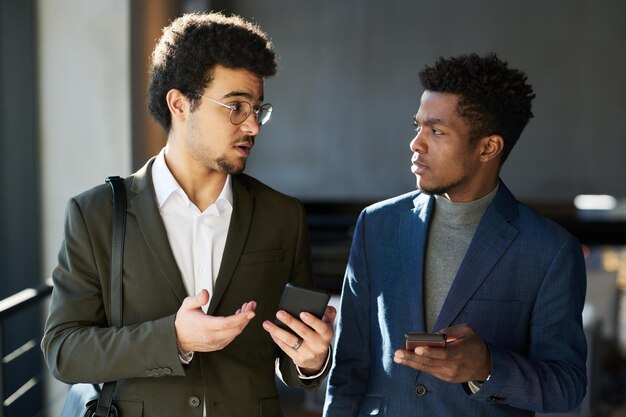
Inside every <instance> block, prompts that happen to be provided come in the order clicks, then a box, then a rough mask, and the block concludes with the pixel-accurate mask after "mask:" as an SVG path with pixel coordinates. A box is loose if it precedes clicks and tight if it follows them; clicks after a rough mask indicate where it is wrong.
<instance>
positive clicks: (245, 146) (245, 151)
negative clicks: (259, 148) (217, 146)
mask: <svg viewBox="0 0 626 417" xmlns="http://www.w3.org/2000/svg"><path fill="white" fill-rule="evenodd" d="M253 146H254V144H253V143H252V142H249V141H245V142H239V143H236V144H235V149H237V150H238V151H239V153H241V154H242V155H244V156H249V155H250V152H251V151H252V147H253Z"/></svg>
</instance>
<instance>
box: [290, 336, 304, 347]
mask: <svg viewBox="0 0 626 417" xmlns="http://www.w3.org/2000/svg"><path fill="white" fill-rule="evenodd" d="M302 342H303V339H302V338H301V337H299V338H298V340H296V343H294V344H293V346H291V348H292V349H293V350H298V349H300V346H302Z"/></svg>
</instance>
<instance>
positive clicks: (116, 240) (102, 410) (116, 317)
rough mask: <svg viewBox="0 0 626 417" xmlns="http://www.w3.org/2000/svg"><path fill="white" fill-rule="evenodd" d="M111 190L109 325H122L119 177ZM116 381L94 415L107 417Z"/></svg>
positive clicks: (122, 188) (121, 188)
mask: <svg viewBox="0 0 626 417" xmlns="http://www.w3.org/2000/svg"><path fill="white" fill-rule="evenodd" d="M106 182H107V183H109V185H110V186H111V191H112V192H113V235H112V238H111V267H110V268H111V274H110V281H111V282H110V285H111V300H110V311H111V317H110V319H109V326H111V327H121V326H122V304H123V303H122V295H123V286H122V266H123V265H124V234H125V232H126V186H125V185H124V179H123V178H120V177H117V176H115V177H108V178H107V179H106ZM116 385H117V382H116V381H111V382H106V383H105V384H104V386H103V387H102V391H101V392H100V397H99V398H98V406H97V407H96V412H95V413H94V417H109V410H110V408H111V404H112V403H113V395H114V394H115V388H116Z"/></svg>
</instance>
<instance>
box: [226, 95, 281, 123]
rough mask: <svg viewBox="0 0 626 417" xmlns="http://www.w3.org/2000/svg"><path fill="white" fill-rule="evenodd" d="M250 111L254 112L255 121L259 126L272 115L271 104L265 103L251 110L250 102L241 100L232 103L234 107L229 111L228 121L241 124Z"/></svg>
mask: <svg viewBox="0 0 626 417" xmlns="http://www.w3.org/2000/svg"><path fill="white" fill-rule="evenodd" d="M251 112H253V113H254V115H255V117H256V121H257V123H258V124H259V125H260V126H263V125H264V124H265V123H267V122H268V121H269V120H270V116H271V115H272V105H271V104H269V103H265V104H264V105H262V106H261V107H259V108H258V110H255V111H253V110H252V106H251V105H250V103H247V102H245V101H241V102H239V103H237V104H235V105H234V108H233V109H232V112H231V113H230V121H231V122H232V123H233V124H235V125H238V124H241V123H243V122H244V121H245V120H246V119H247V118H248V116H249V115H250V113H251Z"/></svg>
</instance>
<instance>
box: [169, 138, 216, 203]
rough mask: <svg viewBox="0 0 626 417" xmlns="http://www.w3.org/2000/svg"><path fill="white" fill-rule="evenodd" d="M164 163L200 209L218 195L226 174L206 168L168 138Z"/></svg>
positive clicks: (213, 201)
mask: <svg viewBox="0 0 626 417" xmlns="http://www.w3.org/2000/svg"><path fill="white" fill-rule="evenodd" d="M165 163H166V164H167V167H168V169H169V170H170V172H171V173H172V175H173V176H174V178H176V181H177V182H178V184H180V186H181V188H182V189H183V191H184V192H185V194H187V197H189V200H191V201H192V202H193V203H194V204H195V205H196V207H198V209H199V210H200V211H204V210H206V208H207V207H209V206H210V205H211V204H213V203H215V201H216V200H217V197H219V195H220V193H221V192H222V189H223V188H224V184H225V182H226V178H227V176H228V174H226V173H225V172H220V171H215V170H212V169H210V168H207V167H206V166H205V165H204V164H202V163H201V162H200V161H197V160H195V159H193V158H191V157H190V156H189V154H188V153H185V152H181V149H179V148H178V147H176V146H173V145H171V143H170V141H169V140H168V143H167V145H166V146H165Z"/></svg>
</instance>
